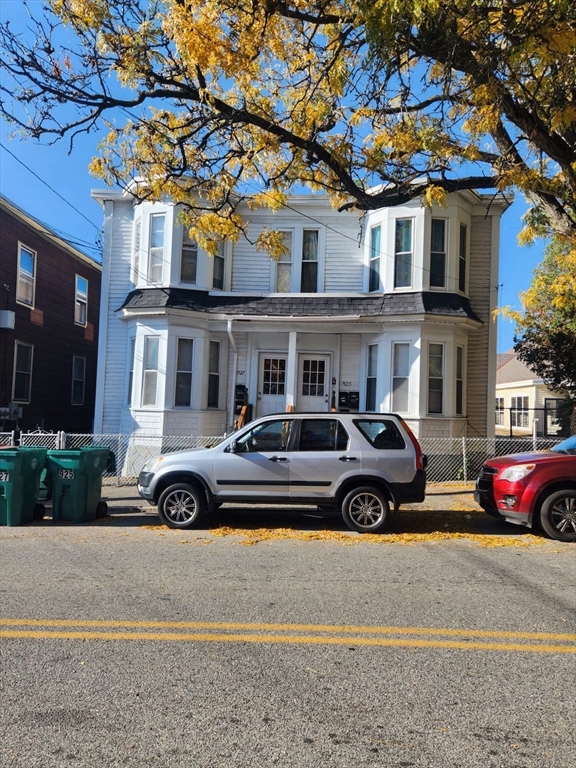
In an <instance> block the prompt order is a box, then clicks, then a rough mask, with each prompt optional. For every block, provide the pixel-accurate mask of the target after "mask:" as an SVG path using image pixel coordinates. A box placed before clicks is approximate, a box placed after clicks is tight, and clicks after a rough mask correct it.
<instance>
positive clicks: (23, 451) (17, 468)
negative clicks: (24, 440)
mask: <svg viewBox="0 0 576 768" xmlns="http://www.w3.org/2000/svg"><path fill="white" fill-rule="evenodd" d="M45 463H46V448H33V447H19V448H13V449H9V450H2V451H0V525H25V524H26V523H30V522H32V520H41V519H42V518H43V517H44V505H43V504H39V503H38V495H39V491H40V475H41V474H42V470H43V469H44V464H45Z"/></svg>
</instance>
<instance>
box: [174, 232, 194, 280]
mask: <svg viewBox="0 0 576 768" xmlns="http://www.w3.org/2000/svg"><path fill="white" fill-rule="evenodd" d="M185 251H186V252H187V253H189V254H194V253H195V254H196V270H195V275H194V280H184V279H183V277H182V264H183V261H184V252H185ZM198 266H199V265H198V243H197V242H196V241H195V240H191V239H190V237H189V235H188V230H187V227H186V226H185V225H182V245H181V247H180V265H179V269H180V272H179V276H178V280H179V282H180V283H182V284H183V285H198Z"/></svg>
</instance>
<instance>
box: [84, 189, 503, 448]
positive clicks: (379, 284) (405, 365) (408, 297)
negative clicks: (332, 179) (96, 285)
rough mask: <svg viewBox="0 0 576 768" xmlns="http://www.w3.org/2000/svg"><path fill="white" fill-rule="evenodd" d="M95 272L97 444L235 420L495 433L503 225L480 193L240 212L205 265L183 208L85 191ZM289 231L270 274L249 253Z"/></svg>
mask: <svg viewBox="0 0 576 768" xmlns="http://www.w3.org/2000/svg"><path fill="white" fill-rule="evenodd" d="M92 196H93V197H94V198H95V199H96V200H97V201H98V202H99V203H100V204H101V205H102V207H103V210H104V264H103V268H104V271H103V279H102V305H101V327H100V348H99V366H98V384H97V400H96V415H95V432H100V433H124V434H133V433H140V434H148V435H158V436H162V435H190V434H196V435H218V434H222V433H224V432H225V431H229V430H230V429H231V428H232V425H233V423H234V421H235V420H236V418H237V413H238V410H239V407H240V404H242V403H243V402H246V403H247V404H249V406H250V407H251V415H252V417H253V418H254V417H257V416H261V415H264V414H268V413H274V412H284V411H287V410H288V411H289V410H295V411H329V410H331V409H352V410H355V409H359V410H361V411H376V412H387V411H393V412H396V413H399V414H401V415H402V416H403V417H404V418H405V419H406V421H407V422H408V423H409V424H410V425H411V427H412V428H413V430H414V431H415V433H416V434H417V435H419V436H421V437H422V436H441V437H452V436H456V437H459V436H464V435H472V436H481V435H482V436H484V435H492V434H494V400H493V398H494V389H495V383H496V380H495V373H496V333H495V325H494V323H493V321H492V319H491V311H492V309H493V308H494V307H495V306H496V303H497V301H496V285H497V282H498V279H497V278H498V248H499V228H500V226H499V225H500V217H501V215H502V213H503V212H504V210H505V209H506V207H507V203H506V202H505V201H504V200H503V199H502V198H500V197H496V198H495V197H494V196H492V195H490V196H488V195H479V194H476V193H474V192H463V193H455V194H452V195H450V196H449V205H448V207H447V208H439V207H438V208H437V207H434V208H433V209H429V208H425V207H423V206H422V205H420V203H419V202H418V201H412V202H410V203H407V204H406V205H403V206H399V207H395V208H386V209H381V210H375V211H371V212H369V213H367V214H365V215H360V214H358V213H350V212H347V213H339V212H337V211H335V210H333V209H332V207H331V205H330V202H329V200H328V198H327V197H325V196H317V195H300V196H293V197H291V198H290V200H289V205H287V206H286V207H285V208H284V209H283V210H281V211H280V212H278V213H276V214H274V213H272V212H270V211H269V210H267V209H259V210H256V211H249V210H248V208H246V209H245V210H244V211H243V212H242V213H243V214H244V216H245V218H246V219H247V220H248V222H249V224H248V231H247V238H246V239H241V240H240V241H239V242H238V243H236V244H232V243H229V242H228V243H223V244H222V248H221V250H220V253H219V255H218V256H216V257H209V256H208V255H207V254H206V253H204V252H203V251H202V250H200V249H199V248H198V247H197V246H196V244H195V243H193V242H190V241H189V239H188V237H187V233H186V232H185V231H184V228H183V227H182V225H181V223H180V221H179V217H178V209H177V207H176V206H174V205H173V204H171V203H170V201H166V202H164V203H154V204H153V203H148V202H144V203H138V202H137V201H135V200H134V199H133V198H132V197H131V196H130V195H129V194H126V193H122V192H114V191H110V190H95V191H93V193H92ZM263 227H267V228H270V229H275V230H281V231H282V232H285V243H286V245H287V246H288V248H289V249H290V256H287V257H285V258H282V259H281V260H280V261H278V262H276V261H274V260H272V259H271V258H270V257H269V256H268V255H267V254H266V253H262V252H258V251H257V250H256V249H255V247H254V246H253V245H252V242H254V241H255V239H256V237H257V235H258V233H259V232H260V231H261V230H262V228H263Z"/></svg>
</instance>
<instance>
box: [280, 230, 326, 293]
mask: <svg viewBox="0 0 576 768" xmlns="http://www.w3.org/2000/svg"><path fill="white" fill-rule="evenodd" d="M278 231H279V232H281V233H283V234H286V235H290V237H291V244H290V255H284V256H281V257H280V258H279V259H278V260H277V261H275V262H274V265H273V269H272V270H271V285H270V290H271V292H272V293H282V294H286V293H303V291H302V271H303V264H305V263H306V261H305V260H304V233H305V232H308V231H313V232H317V233H318V247H317V251H316V259H315V263H316V264H317V267H316V290H315V291H306V293H307V294H313V293H323V292H324V231H323V228H322V227H321V226H318V227H304V226H303V227H283V228H282V229H279V230H278ZM287 245H288V244H287ZM310 261H314V260H310ZM282 264H284V265H288V264H289V265H290V289H289V291H279V290H278V273H279V268H280V265H282Z"/></svg>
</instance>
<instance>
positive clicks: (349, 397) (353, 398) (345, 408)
mask: <svg viewBox="0 0 576 768" xmlns="http://www.w3.org/2000/svg"><path fill="white" fill-rule="evenodd" d="M359 408H360V393H359V392H342V391H341V392H340V394H339V395H338V410H339V411H342V412H343V413H349V412H351V411H358V409H359Z"/></svg>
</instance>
